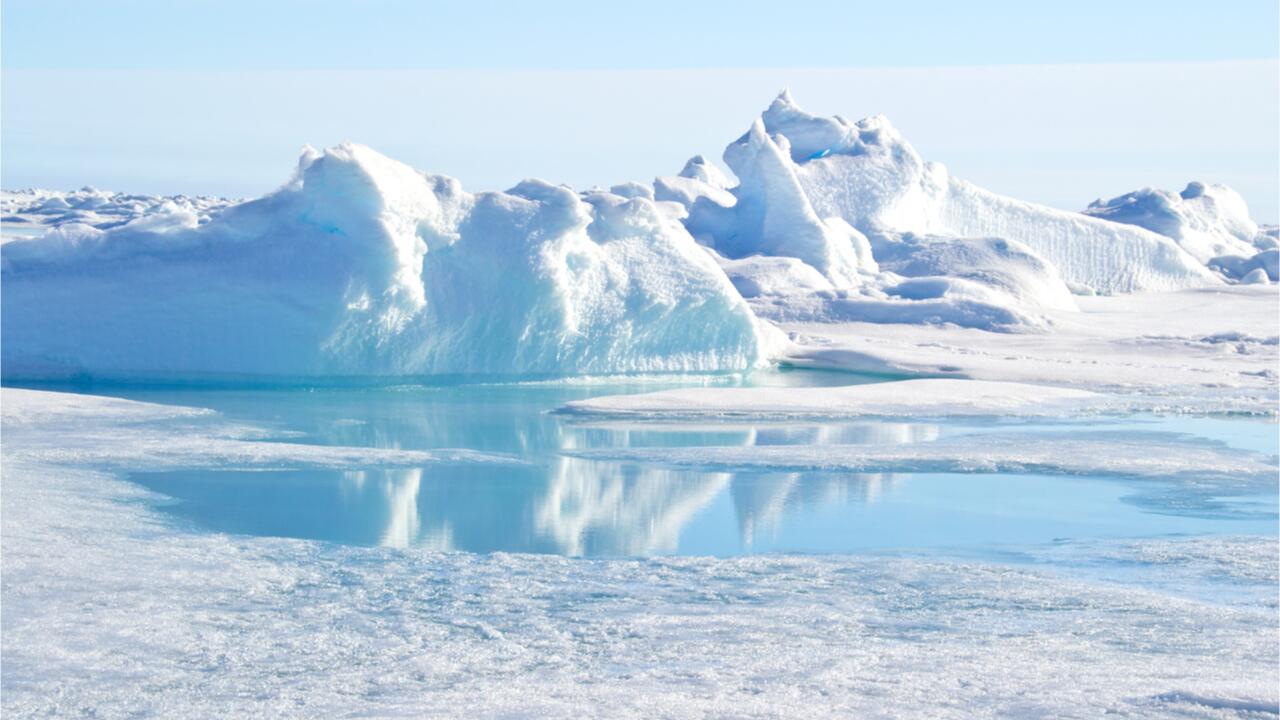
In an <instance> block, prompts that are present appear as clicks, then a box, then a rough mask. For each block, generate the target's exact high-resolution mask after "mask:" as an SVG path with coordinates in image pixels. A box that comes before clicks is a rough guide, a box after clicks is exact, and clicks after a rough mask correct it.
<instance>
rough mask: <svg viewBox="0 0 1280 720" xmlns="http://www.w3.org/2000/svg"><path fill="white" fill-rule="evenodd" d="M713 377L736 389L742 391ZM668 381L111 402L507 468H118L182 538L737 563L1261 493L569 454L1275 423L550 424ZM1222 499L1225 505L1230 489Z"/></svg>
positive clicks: (1060, 524)
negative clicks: (453, 451) (1210, 493)
mask: <svg viewBox="0 0 1280 720" xmlns="http://www.w3.org/2000/svg"><path fill="white" fill-rule="evenodd" d="M856 380H857V379H856V378H851V376H849V375H844V374H837V373H821V372H804V371H795V372H784V373H780V372H773V373H760V374H757V375H755V376H754V377H753V378H751V379H750V380H749V381H747V382H750V383H751V384H772V385H822V384H848V383H849V382H851V381H856ZM714 382H743V381H741V380H736V381H726V380H716V381H714ZM666 386H667V385H663V384H655V383H643V384H639V385H635V384H633V385H626V384H620V383H608V384H603V383H601V384H556V383H545V384H539V383H530V384H507V385H500V384H494V385H454V386H403V387H393V388H346V389H342V388H327V389H314V390H306V389H297V388H292V389H279V390H270V389H254V390H211V389H204V390H154V389H153V390H148V389H139V388H131V389H123V390H122V389H114V390H111V391H109V394H112V395H122V396H127V397H131V398H134V399H138V400H145V401H150V402H162V403H171V404H181V405H191V406H197V407H209V408H213V409H215V410H218V411H219V412H222V413H223V414H225V415H226V416H228V417H229V418H231V419H234V420H239V421H244V422H247V423H252V424H255V425H258V426H263V427H267V428H269V429H271V430H273V431H277V432H279V433H281V434H282V436H286V435H287V436H288V438H287V439H288V440H289V441H291V442H309V443H317V444H332V445H353V446H371V447H381V448H400V449H424V450H425V449H433V448H468V449H473V450H480V451H486V452H497V453H508V454H512V455H515V456H518V457H519V458H521V459H522V460H524V461H526V463H525V464H523V465H518V466H510V465H493V464H466V463H460V464H452V465H431V466H427V467H423V468H397V469H380V470H379V469H374V470H361V471H349V472H335V471H331V470H324V471H316V470H307V471H304V470H292V471H269V472H261V471H259V472H246V471H183V472H166V473H136V474H134V475H132V476H131V478H132V479H133V480H134V481H135V482H138V483H140V484H141V485H143V486H145V487H147V488H149V489H151V490H153V491H155V492H157V493H160V494H161V495H163V496H165V499H163V500H160V501H159V507H161V508H162V509H163V511H164V512H165V513H167V514H168V515H169V516H170V517H171V518H173V519H174V521H175V522H177V523H179V524H182V525H185V526H188V527H190V528H191V529H194V530H203V531H215V532H228V533H238V534H247V535H265V536H279V537H293V538H306V539H316V540H322V541H329V542H335V543H344V544H356V545H387V546H397V547H407V546H426V547H434V548H440V549H453V550H465V551H473V552H493V551H505V552H537V553H557V554H566V555H575V556H579V555H583V556H633V555H654V554H697V555H702V554H708V555H735V554H743V553H754V552H866V551H871V552H875V551H895V550H908V551H909V550H914V549H930V550H940V549H947V550H950V551H954V552H958V553H963V554H966V555H978V556H983V555H996V554H999V553H1000V552H1001V551H1002V550H1001V549H1002V548H1004V547H1008V546H1017V545H1025V544H1038V543H1046V542H1052V541H1055V540H1059V539H1065V538H1071V539H1087V538H1121V537H1137V536H1156V535H1176V534H1206V533H1207V534H1216V533H1223V534H1245V535H1270V536H1274V535H1275V534H1276V532H1277V527H1278V526H1277V513H1276V494H1275V489H1274V488H1273V487H1272V488H1258V489H1257V491H1256V492H1250V493H1248V494H1245V495H1237V496H1236V497H1227V498H1213V500H1214V502H1213V505H1212V507H1209V506H1207V505H1205V503H1204V502H1203V501H1204V499H1205V495H1204V493H1203V491H1201V492H1199V494H1197V495H1196V496H1195V497H1194V498H1190V501H1189V498H1188V497H1185V496H1183V494H1182V491H1181V490H1180V489H1179V488H1177V487H1173V486H1169V485H1167V484H1162V483H1153V482H1150V481H1147V482H1138V481H1131V480H1130V481H1126V480H1120V479H1116V478H1101V477H1056V476H1036V475H1022V474H989V475H957V474H926V473H916V474H894V473H882V474H850V473H773V472H717V471H715V469H714V468H712V469H710V470H692V469H671V468H664V467H654V466H646V465H642V464H634V463H625V462H606V461H600V460H587V459H580V458H574V457H569V456H567V455H565V454H564V453H565V452H566V451H575V450H583V449H608V448H636V447H651V448H661V447H689V446H725V445H729V446H745V445H764V444H772V445H779V444H781V445H786V444H795V445H823V444H850V443H903V442H921V441H928V440H931V439H935V438H938V437H942V436H946V435H953V434H961V433H964V434H972V433H975V432H993V431H1008V430H1010V429H1017V430H1018V431H1020V432H1026V431H1036V430H1040V429H1046V430H1053V431H1054V432H1062V431H1063V430H1064V429H1066V430H1071V429H1079V430H1090V431H1096V430H1098V429H1099V427H1104V428H1113V429H1115V430H1116V431H1118V432H1119V431H1124V430H1131V429H1140V430H1146V431H1150V430H1163V431H1176V432H1183V433H1189V434H1191V435H1194V436H1198V437H1204V438H1210V439H1214V440H1219V441H1222V442H1226V443H1228V444H1230V445H1232V446H1234V447H1238V448H1241V449H1248V450H1254V451H1258V452H1265V453H1269V454H1274V453H1276V452H1277V447H1276V446H1277V437H1276V426H1275V424H1273V423H1262V422H1254V421H1248V420H1229V419H1205V418H1201V419H1195V418H1150V417H1135V418H1126V419H1116V420H1108V421H1106V422H1105V423H1090V424H1084V423H1079V422H1077V423H1057V424H1050V423H1044V422H1040V423H1034V424H1027V423H1025V422H1021V421H1015V420H1011V419H1008V420H1003V421H994V422H987V423H980V424H974V423H973V422H972V421H970V422H968V423H959V422H939V421H929V422H890V421H859V422H821V421H805V422H792V423H759V422H756V423H752V422H743V423H731V424H730V423H680V424H636V423H619V422H616V421H614V422H610V421H595V422H584V421H583V420H581V419H574V418H571V417H566V416H563V415H557V414H553V413H552V412H551V411H552V410H554V409H555V408H557V407H559V406H560V405H562V404H563V403H565V402H567V401H569V400H573V399H579V398H584V397H590V396H593V395H602V394H613V393H618V392H641V391H652V390H656V389H661V388H662V387H666ZM1237 492H1238V491H1237Z"/></svg>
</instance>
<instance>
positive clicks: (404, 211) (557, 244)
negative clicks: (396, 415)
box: [3, 145, 774, 378]
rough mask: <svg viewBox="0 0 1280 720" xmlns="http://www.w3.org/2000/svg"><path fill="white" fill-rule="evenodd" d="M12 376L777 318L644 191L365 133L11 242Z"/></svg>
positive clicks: (401, 363) (211, 365)
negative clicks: (220, 197) (566, 181)
mask: <svg viewBox="0 0 1280 720" xmlns="http://www.w3.org/2000/svg"><path fill="white" fill-rule="evenodd" d="M3 260H4V283H3V292H4V305H3V312H4V323H3V333H4V350H3V359H4V368H5V374H6V376H7V377H11V378H12V377H14V376H28V377H47V376H51V375H57V374H62V375H72V374H90V375H95V376H101V375H123V374H135V375H142V374H155V373H174V374H178V373H181V374H187V375H191V374H200V373H232V374H256V375H290V376H298V375H357V376H358V375H415V374H454V373H457V374H585V373H609V372H615V373H616V372H648V371H665V372H681V371H725V370H742V369H746V368H749V367H751V366H753V365H755V364H757V363H759V362H761V361H762V360H763V359H764V358H765V357H766V356H767V354H768V348H767V346H768V345H769V343H770V342H772V338H773V335H774V333H773V331H772V329H771V328H769V327H767V326H765V325H763V324H762V323H760V322H759V321H757V320H756V319H755V317H754V316H753V314H752V313H751V311H750V309H749V308H748V307H747V305H746V303H745V302H744V301H743V299H742V298H741V296H740V295H739V294H738V293H737V292H736V291H735V290H734V288H733V286H732V284H731V283H730V282H729V280H728V278H727V277H726V276H725V275H724V273H723V272H722V271H721V270H720V269H719V267H718V266H717V265H716V263H715V261H714V260H713V259H712V258H711V257H710V256H708V255H707V254H706V253H705V252H704V251H703V250H702V248H701V247H699V246H698V245H697V244H696V243H695V242H694V241H693V239H692V238H691V237H690V236H689V235H688V233H687V232H686V231H685V230H684V228H683V226H682V225H681V224H680V223H679V222H678V221H675V220H673V219H671V218H670V217H669V215H668V214H667V213H664V212H663V211H661V210H660V209H659V208H658V207H657V206H656V205H655V204H654V203H653V202H652V201H650V200H648V199H647V198H645V197H643V195H642V194H641V195H638V196H636V197H632V198H626V197H623V196H620V195H615V194H611V193H589V194H587V195H585V196H579V195H578V194H577V193H574V192H572V191H570V190H568V189H567V188H564V187H557V186H552V185H548V184H546V183H541V182H538V181H526V182H523V183H521V184H520V185H518V186H516V187H515V188H512V189H511V190H510V191H509V192H506V193H481V194H470V193H466V192H463V191H462V190H461V188H460V187H459V185H458V183H457V181H455V180H453V179H451V178H447V177H440V176H428V175H423V174H421V173H418V172H416V171H414V170H412V169H410V168H408V167H407V166H405V165H402V164H400V163H397V162H395V161H392V160H390V159H388V158H385V157H383V156H381V155H379V154H377V153H376V152H374V151H372V150H370V149H368V148H364V147H361V146H358V145H343V146H340V147H336V148H333V149H331V150H328V151H326V152H324V153H319V152H316V151H312V150H309V151H308V152H306V153H304V155H303V158H302V160H301V162H300V165H299V168H298V172H297V175H296V177H295V178H294V179H293V180H292V181H290V182H289V183H288V184H287V185H285V186H284V187H283V188H281V189H280V190H278V191H277V192H275V193H272V194H270V195H267V196H265V197H263V198H261V199H258V200H254V201H251V202H248V203H244V204H240V205H235V206H232V207H229V208H226V209H224V210H222V212H221V213H220V214H218V215H217V216H216V217H215V218H214V219H212V220H210V221H209V222H207V223H204V224H200V222H199V219H198V218H197V217H196V216H195V215H194V214H193V213H190V212H173V213H164V214H152V215H146V216H144V217H142V218H141V219H139V220H134V221H132V222H130V223H128V224H126V225H123V226H120V227H116V228H111V229H107V230H99V229H97V228H94V227H91V226H88V225H83V224H72V225H61V226H58V227H55V228H54V229H52V230H51V231H50V232H49V233H47V234H46V235H44V236H43V237H41V238H39V239H23V240H15V241H13V242H9V243H6V244H5V246H4V254H3Z"/></svg>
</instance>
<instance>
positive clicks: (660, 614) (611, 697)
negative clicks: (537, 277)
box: [0, 389, 1280, 718]
mask: <svg viewBox="0 0 1280 720" xmlns="http://www.w3.org/2000/svg"><path fill="white" fill-rule="evenodd" d="M0 399H2V400H3V403H2V405H3V418H4V425H3V431H4V438H5V453H4V455H3V474H4V481H5V488H4V491H5V502H4V504H3V506H0V510H2V512H3V521H4V522H3V525H2V529H0V542H2V550H3V554H4V560H5V573H4V582H3V586H2V590H3V602H4V608H5V612H4V614H3V630H4V637H5V643H4V649H3V654H4V656H3V660H4V667H5V672H4V681H3V682H4V692H3V695H2V700H0V703H2V704H3V711H4V714H5V716H6V717H10V716H12V717H27V716H37V715H79V714H87V713H90V712H92V713H94V714H96V715H99V716H105V717H124V716H137V715H163V716H171V717H198V716H209V715H227V716H236V717H242V716H272V717H315V716H328V717H333V716H351V715H362V716H370V715H374V716H379V717H424V716H457V715H476V716H510V715H519V716H534V717H543V716H549V717H562V716H564V715H567V714H578V715H587V716H595V715H609V716H611V717H652V716H655V715H659V716H663V717H672V718H684V717H690V718H692V717H705V716H707V715H726V714H729V715H734V716H747V717H774V716H795V717H800V716H812V715H815V714H818V715H825V716H873V715H877V714H883V713H884V712H885V708H892V709H893V711H894V712H896V713H900V714H903V715H910V716H929V717H938V718H962V717H963V718H971V717H1008V716H1011V715H1054V716H1062V717H1082V718H1083V717H1097V716H1100V715H1104V714H1108V713H1111V714H1119V715H1124V716H1127V717H1139V718H1147V717H1150V718H1155V717H1167V716H1169V715H1170V714H1175V713H1184V714H1194V715H1196V716H1202V717H1218V716H1221V717H1233V716H1237V715H1238V709H1242V708H1261V709H1262V711H1263V712H1268V711H1271V710H1272V709H1274V708H1275V707H1276V705H1277V702H1280V697H1277V695H1276V687H1275V683H1274V671H1275V666H1276V663H1277V662H1278V661H1280V658H1278V657H1277V650H1276V645H1275V642H1274V633H1273V632H1271V631H1270V630H1269V629H1273V628H1274V627H1275V611H1276V605H1275V599H1274V587H1275V583H1276V582H1277V580H1278V578H1277V574H1276V570H1277V568H1276V564H1275V553H1276V543H1275V540H1274V539H1268V538H1166V539H1155V540H1128V541H1124V542H1119V543H1113V542H1107V543H1098V542H1083V543H1075V542H1063V543H1059V544H1055V545H1054V546H1052V547H1047V548H1037V549H1030V550H1028V551H1027V552H1028V553H1029V560H1030V562H1029V563H1028V564H1025V565H1022V566H1009V565H1002V564H996V563H986V562H964V561H956V560H944V559H930V558H925V557H918V556H911V555H906V556H899V557H892V556H888V557H867V558H860V557H846V556H795V555H791V556H787V555H768V556H755V557H742V558H730V559H718V558H705V557H704V558H655V559H634V560H599V561H595V560H575V559H569V558H563V557H556V556H535V555H511V554H502V553H497V554H492V555H476V554H469V553H442V552H436V551H431V550H425V549H410V550H399V549H394V548H354V547H338V546H333V545H327V544H323V543H311V542H301V541H290V540H279V539H270V538H248V537H242V536H231V535H218V534H209V533H194V532H188V531H185V530H183V529H182V528H178V527H175V526H173V525H171V524H170V523H168V522H166V521H165V520H164V519H163V518H162V517H161V516H159V515H157V514H156V513H155V512H154V510H152V508H151V506H152V503H153V502H155V501H157V500H159V498H155V497H153V496H149V495H147V494H145V493H143V492H141V491H140V490H138V489H137V486H134V485H131V484H129V483H126V482H123V481H121V480H119V479H118V478H116V477H113V476H112V475H109V474H106V473H103V472H101V471H100V470H98V469H95V466H94V465H93V463H94V462H96V460H93V459H86V458H88V457H89V456H79V455H67V454H63V453H60V452H59V451H58V449H57V443H56V442H55V440H56V439H58V438H61V439H63V440H74V439H75V438H84V439H85V440H82V441H81V442H86V443H88V442H92V443H94V444H110V445H112V446H113V449H112V450H111V452H112V453H116V454H117V456H118V462H119V463H120V464H119V467H120V468H121V469H124V468H126V467H129V468H132V467H133V466H134V464H135V460H133V459H130V458H129V457H128V456H127V455H128V453H129V452H130V447H131V443H130V442H123V443H121V442H117V441H116V439H114V438H112V437H111V436H110V432H111V430H112V429H113V428H115V427H117V425H118V421H119V419H120V418H121V417H122V416H123V417H127V418H129V420H128V422H129V423H133V422H146V423H150V424H151V432H154V433H155V437H156V439H157V441H160V440H168V441H171V442H179V446H180V447H182V446H183V445H182V444H181V442H180V441H181V439H182V437H183V436H184V435H185V434H187V433H188V432H189V429H188V427H187V426H186V425H185V424H184V423H186V422H188V421H190V420H191V419H193V418H197V419H198V418H202V417H205V416H207V415H208V413H204V412H200V411H195V410H191V409H182V408H165V407H159V406H155V405H146V404H141V403H121V402H119V401H113V400H108V399H100V398H85V397H74V396H67V395H60V394H50V393H41V394H39V395H35V394H33V395H29V396H27V397H25V398H24V397H21V396H15V395H13V394H12V391H10V390H7V389H6V390H5V391H4V395H3V396H2V397H0ZM46 411H47V414H46ZM15 413H16V414H15ZM15 419H20V420H21V422H18V423H16V424H15V423H14V422H13V421H14V420H15ZM205 419H208V418H205ZM175 420H176V423H175ZM90 438H92V440H88V439H90ZM185 447H188V448H191V449H192V450H196V449H197V448H194V447H193V446H191V445H185ZM100 454H101V453H91V455H92V456H93V457H96V456H99V455H100ZM295 460H296V462H299V463H302V464H303V465H304V466H305V463H307V462H309V460H308V459H306V458H296V459H295ZM136 462H137V464H139V465H144V466H145V465H147V464H148V463H149V461H148V460H147V459H146V457H145V453H144V454H143V457H141V458H140V459H138V460H137V461H136ZM189 462H190V464H193V465H197V464H201V463H203V462H213V463H217V464H218V466H220V467H225V466H226V464H231V465H233V464H234V460H232V461H227V460H226V459H225V458H223V457H221V456H220V455H218V456H212V457H205V458H199V457H193V458H191V459H190V461H189ZM182 464H186V463H185V462H184V463H182ZM1068 556H1069V557H1070V558H1071V559H1072V561H1073V562H1072V563H1070V564H1069V565H1064V564H1063V563H1060V562H1054V560H1055V559H1059V560H1060V559H1061V558H1062V557H1068ZM1050 567H1063V568H1064V569H1063V570H1061V571H1051V570H1050V569H1049V568H1050ZM1224 598H1230V599H1229V600H1224ZM762 648H767V649H768V651H767V652H762ZM1224 649H1226V651H1224ZM264 667H271V668H273V671H272V672H263V671H262V669H263V668H264ZM1064 678H1069V679H1070V681H1069V682H1064ZM887 679H889V680H891V681H887ZM940 688H942V689H944V690H945V692H940V691H939V689H940Z"/></svg>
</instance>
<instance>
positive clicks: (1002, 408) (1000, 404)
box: [562, 378, 1109, 418]
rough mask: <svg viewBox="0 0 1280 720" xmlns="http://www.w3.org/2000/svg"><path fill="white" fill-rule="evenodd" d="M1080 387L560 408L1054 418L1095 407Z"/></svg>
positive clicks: (856, 392) (671, 393) (1097, 398)
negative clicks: (1078, 388)
mask: <svg viewBox="0 0 1280 720" xmlns="http://www.w3.org/2000/svg"><path fill="white" fill-rule="evenodd" d="M1108 402H1109V399H1108V398H1107V397H1106V396H1104V395H1099V394H1097V393H1092V392H1089V391H1086V390H1075V389H1070V388H1055V387H1047V386H1043V385H1026V384H1020V383H1008V382H990V381H985V382H984V381H977V380H952V379H947V378H931V379H921V380H903V381H899V382H892V383H874V384H870V385H848V386H844V387H815V388H772V387H755V388H680V389H676V390H660V391H658V392H652V393H640V394H638V395H608V396H605V397H598V398H591V399H589V400H575V401H573V402H570V403H567V404H566V405H565V406H564V408H563V410H562V411H563V412H567V413H574V414H580V415H610V416H620V417H637V416H639V417H717V416H724V417H754V418H778V417H943V416H983V415H986V416H1038V415H1043V416H1054V415H1071V414H1076V413H1081V412H1088V411H1097V410H1101V409H1104V408H1106V407H1107V404H1108Z"/></svg>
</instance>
